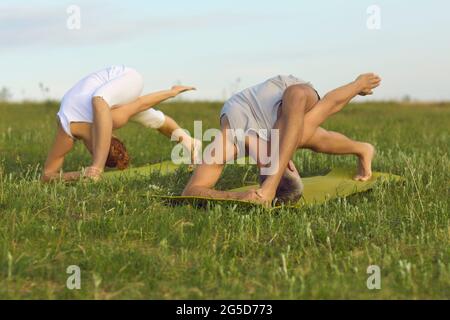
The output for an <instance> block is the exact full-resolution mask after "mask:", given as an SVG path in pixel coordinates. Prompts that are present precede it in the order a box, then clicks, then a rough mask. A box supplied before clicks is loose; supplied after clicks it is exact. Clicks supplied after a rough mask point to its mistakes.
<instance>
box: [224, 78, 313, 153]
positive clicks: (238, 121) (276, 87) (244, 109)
mask: <svg viewBox="0 0 450 320" xmlns="http://www.w3.org/2000/svg"><path fill="white" fill-rule="evenodd" d="M296 84H306V85H308V86H310V87H311V88H313V89H314V87H313V86H312V85H311V83H309V82H306V81H303V80H301V79H298V78H296V77H294V76H292V75H290V76H276V77H273V78H271V79H268V80H266V81H264V82H263V83H260V84H258V85H256V86H253V87H250V88H247V89H245V90H243V91H241V92H239V93H237V94H235V95H233V96H232V97H231V98H230V99H228V100H227V101H226V102H225V104H224V106H223V108H222V111H221V113H220V118H222V117H223V116H227V118H228V121H229V123H230V129H232V130H233V132H238V131H239V132H240V134H242V132H243V134H245V135H248V134H250V133H251V132H253V133H256V134H257V135H258V136H259V137H260V138H262V139H264V140H266V141H269V138H270V130H271V129H272V128H273V127H274V125H275V122H276V121H277V118H278V108H279V107H280V105H281V102H282V100H283V94H284V92H285V90H286V89H287V88H288V87H290V86H292V85H296ZM238 140H239V142H241V140H242V139H238ZM242 147H243V146H242V145H238V148H239V149H240V150H244V149H242Z"/></svg>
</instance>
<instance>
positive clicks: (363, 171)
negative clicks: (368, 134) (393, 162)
mask: <svg viewBox="0 0 450 320" xmlns="http://www.w3.org/2000/svg"><path fill="white" fill-rule="evenodd" d="M374 156H375V147H374V146H373V145H371V144H370V143H364V148H363V152H362V153H361V154H360V155H358V172H357V174H356V176H355V177H354V178H353V179H354V180H357V181H367V180H369V179H370V178H371V177H372V160H373V157H374Z"/></svg>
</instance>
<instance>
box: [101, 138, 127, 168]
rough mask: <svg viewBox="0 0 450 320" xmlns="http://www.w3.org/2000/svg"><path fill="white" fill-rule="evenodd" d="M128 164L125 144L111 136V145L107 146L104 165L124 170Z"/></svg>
mask: <svg viewBox="0 0 450 320" xmlns="http://www.w3.org/2000/svg"><path fill="white" fill-rule="evenodd" d="M129 164H130V156H129V155H128V152H127V148H125V145H124V144H123V143H122V141H120V140H119V139H118V138H116V137H112V138H111V147H110V148H109V154H108V159H107V160H106V166H107V167H108V168H117V169H119V170H124V169H126V168H128V166H129Z"/></svg>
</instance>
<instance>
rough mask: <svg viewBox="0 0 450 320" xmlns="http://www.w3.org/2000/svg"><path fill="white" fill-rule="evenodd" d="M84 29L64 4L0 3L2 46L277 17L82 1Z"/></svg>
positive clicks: (86, 40)
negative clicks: (168, 13) (71, 23)
mask: <svg viewBox="0 0 450 320" xmlns="http://www.w3.org/2000/svg"><path fill="white" fill-rule="evenodd" d="M80 7H81V29H80V30H69V29H68V28H67V27H66V21H67V18H68V14H67V12H66V9H67V8H66V7H65V6H58V7H41V8H33V7H23V6H22V7H20V6H16V7H3V8H2V7H0V48H2V49H8V48H20V47H30V46H38V47H46V48H47V47H51V46H63V47H64V46H69V47H70V46H83V45H98V44H105V43H116V42H120V41H126V40H130V39H134V38H136V37H139V36H142V35H147V34H152V33H161V32H168V31H169V32H170V31H174V30H175V31H177V32H184V31H186V30H191V29H202V28H217V27H219V28H220V27H226V26H229V25H233V26H236V25H244V24H248V23H249V21H251V22H256V23H258V21H266V22H267V19H269V18H270V19H278V18H279V17H278V18H277V17H275V16H273V15H271V16H264V17H262V16H249V15H246V14H232V13H224V12H215V13H210V14H204V15H198V16H194V15H191V16H183V17H151V16H148V17H144V16H143V15H141V16H140V17H139V19H132V18H126V17H125V16H122V15H121V12H117V8H116V9H113V8H112V7H111V6H100V5H98V4H97V5H95V6H93V5H84V4H83V5H81V6H80Z"/></svg>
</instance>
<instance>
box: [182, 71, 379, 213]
mask: <svg viewBox="0 0 450 320" xmlns="http://www.w3.org/2000/svg"><path fill="white" fill-rule="evenodd" d="M380 82H381V79H380V77H379V76H377V75H375V74H373V73H368V74H363V75H361V76H359V77H358V78H357V79H356V80H355V81H353V82H351V83H349V84H347V85H345V86H343V87H340V88H337V89H335V90H333V91H331V92H329V93H328V94H326V95H325V96H324V98H323V99H322V100H320V99H319V96H318V94H317V92H316V91H315V90H314V88H313V87H312V86H311V84H309V83H307V82H305V81H302V80H300V79H297V78H295V77H293V76H277V77H274V78H272V79H269V80H267V81H265V82H264V83H262V84H259V85H256V86H254V87H251V88H248V89H246V90H244V91H242V92H240V93H238V94H236V95H234V96H233V97H231V98H230V99H229V100H228V101H227V102H226V103H225V105H224V107H223V109H222V112H221V132H222V134H221V135H220V137H216V139H215V140H214V142H213V143H212V144H211V145H209V146H208V148H207V149H206V151H207V152H208V151H211V150H219V151H220V152H217V151H214V152H210V154H211V155H212V161H207V163H203V164H201V165H200V166H198V167H197V169H196V170H195V172H194V175H193V176H192V178H191V180H190V181H189V183H188V185H187V186H186V188H185V189H184V191H183V195H185V196H206V197H212V198H221V199H235V200H246V201H251V202H255V203H260V204H264V205H270V203H271V202H272V201H273V200H274V199H275V198H277V199H279V200H282V201H297V200H298V199H299V198H300V196H301V193H302V184H301V180H300V176H299V174H298V172H297V171H296V169H295V166H294V164H293V162H292V161H291V159H292V157H293V155H294V153H295V151H296V150H297V149H299V148H307V149H311V150H313V151H315V152H321V153H327V154H336V155H338V154H339V155H341V154H354V155H356V156H357V157H358V161H359V165H358V172H357V174H356V176H355V179H356V180H360V181H366V180H368V179H370V177H371V175H372V171H371V163H372V159H373V156H374V153H375V149H374V147H373V146H372V145H370V144H368V143H363V142H357V141H353V140H350V139H349V138H347V137H345V136H344V135H342V134H340V133H337V132H331V131H327V130H325V129H323V128H321V127H320V125H321V124H322V123H323V122H324V121H325V120H326V119H328V118H329V117H330V116H331V115H333V114H335V113H337V112H339V111H340V110H342V108H343V107H344V106H345V105H346V104H348V103H349V102H350V100H351V99H353V98H354V97H355V96H357V95H362V96H365V95H371V94H373V89H375V88H376V87H378V86H379V85H380ZM271 129H274V130H271ZM237 131H244V132H245V139H244V141H243V143H237V142H236V132H237ZM268 131H271V133H270V134H265V133H264V132H266V133H267V132H268ZM273 145H275V146H277V148H276V149H278V150H279V151H274V150H271V149H273V147H271V146H273ZM243 149H245V150H243ZM261 150H263V151H265V150H266V151H267V153H268V154H269V156H270V159H271V161H270V163H267V162H263V161H261V157H260V155H261ZM244 151H245V153H246V154H248V155H250V156H252V157H253V158H255V160H256V162H257V163H258V166H259V167H260V170H261V173H262V172H263V170H264V169H267V167H272V169H273V168H274V169H273V170H272V172H271V173H270V174H262V175H261V186H260V188H259V189H257V190H250V191H246V192H227V191H218V190H214V189H213V188H214V186H215V184H216V182H217V181H218V179H219V177H220V175H221V173H222V170H223V168H224V165H225V163H226V162H228V161H230V160H232V159H236V157H237V155H238V154H242V152H244ZM263 153H264V152H263Z"/></svg>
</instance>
